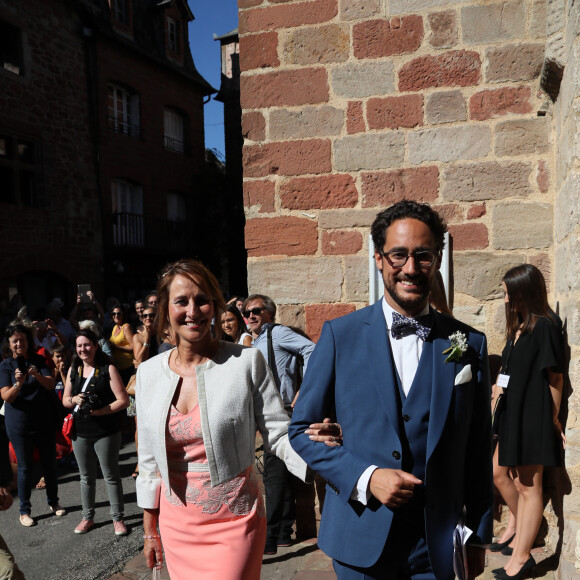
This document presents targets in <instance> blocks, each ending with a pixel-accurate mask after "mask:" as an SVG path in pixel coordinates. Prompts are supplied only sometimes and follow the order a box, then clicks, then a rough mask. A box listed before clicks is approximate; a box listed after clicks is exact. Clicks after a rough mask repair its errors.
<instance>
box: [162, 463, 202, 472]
mask: <svg viewBox="0 0 580 580" xmlns="http://www.w3.org/2000/svg"><path fill="white" fill-rule="evenodd" d="M167 467H168V468H169V469H170V470H171V471H193V472H195V473H208V472H209V464H207V463H195V462H192V461H168V462H167Z"/></svg>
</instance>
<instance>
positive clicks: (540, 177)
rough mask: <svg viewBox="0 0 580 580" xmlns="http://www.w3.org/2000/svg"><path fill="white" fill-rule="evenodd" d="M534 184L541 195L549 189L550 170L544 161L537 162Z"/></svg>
mask: <svg viewBox="0 0 580 580" xmlns="http://www.w3.org/2000/svg"><path fill="white" fill-rule="evenodd" d="M536 182H537V183H538V187H539V188H540V191H541V192H542V193H546V192H547V191H548V189H549V188H550V169H549V168H548V164H547V163H546V162H545V161H544V160H541V161H539V162H538V171H537V173H536Z"/></svg>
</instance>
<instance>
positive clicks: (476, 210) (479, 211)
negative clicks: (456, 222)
mask: <svg viewBox="0 0 580 580" xmlns="http://www.w3.org/2000/svg"><path fill="white" fill-rule="evenodd" d="M486 213H487V208H486V206H485V203H481V204H475V205H472V206H471V207H470V208H469V209H468V210H467V219H468V220H475V219H477V218H480V217H482V216H484V215H485V214H486Z"/></svg>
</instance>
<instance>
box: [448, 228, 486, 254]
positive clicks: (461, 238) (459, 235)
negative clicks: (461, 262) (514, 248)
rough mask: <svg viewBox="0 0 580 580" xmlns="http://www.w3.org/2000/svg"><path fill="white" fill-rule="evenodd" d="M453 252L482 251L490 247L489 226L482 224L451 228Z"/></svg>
mask: <svg viewBox="0 0 580 580" xmlns="http://www.w3.org/2000/svg"><path fill="white" fill-rule="evenodd" d="M448 229H449V235H450V236H451V237H452V238H453V250H455V251H457V250H482V249H483V248H487V246H488V245H489V238H488V235H487V226H486V225H485V224H481V223H473V224H459V225H456V226H449V228H448Z"/></svg>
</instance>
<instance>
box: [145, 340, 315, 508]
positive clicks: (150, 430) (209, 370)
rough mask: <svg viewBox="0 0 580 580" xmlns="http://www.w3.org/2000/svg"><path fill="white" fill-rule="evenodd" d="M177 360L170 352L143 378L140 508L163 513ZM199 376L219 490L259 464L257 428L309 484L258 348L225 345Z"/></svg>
mask: <svg viewBox="0 0 580 580" xmlns="http://www.w3.org/2000/svg"><path fill="white" fill-rule="evenodd" d="M170 354H171V351H167V352H164V353H162V354H159V355H157V356H155V357H153V358H151V359H149V360H148V361H146V362H144V363H142V364H140V365H139V369H138V371H137V383H136V389H135V393H136V394H135V397H136V403H137V422H138V425H139V429H138V438H139V477H138V478H137V503H138V505H139V506H140V507H142V508H148V509H154V508H157V507H159V493H160V489H161V481H162V480H163V481H164V482H165V485H166V486H167V487H168V488H169V487H170V483H169V470H168V465H167V448H166V441H165V438H166V427H167V417H168V414H169V409H170V406H171V401H172V400H173V396H174V394H175V390H176V388H177V384H178V382H179V378H180V377H179V376H178V375H177V374H175V373H174V372H173V371H172V370H171V369H170V368H169V356H170ZM196 374H197V391H198V398H199V407H200V415H201V429H202V434H203V442H204V445H205V450H206V454H207V459H208V464H209V473H210V477H211V485H212V487H213V486H215V485H217V484H218V483H223V482H224V481H228V480H229V479H231V478H233V477H235V476H236V475H239V474H240V473H241V472H242V471H244V470H245V469H246V468H247V467H249V466H250V465H252V463H253V462H254V458H255V441H256V428H257V429H258V430H259V431H260V433H261V434H262V437H263V439H264V447H265V449H267V450H269V451H272V453H275V454H276V455H277V456H278V457H279V458H280V459H282V460H283V461H284V462H285V463H286V465H287V467H288V469H289V470H290V471H291V472H292V473H293V474H294V475H296V476H297V477H299V478H300V479H302V480H303V481H304V480H306V474H307V466H306V463H305V462H304V461H303V460H302V459H301V458H300V457H299V456H298V454H297V453H296V452H295V451H294V450H293V449H292V447H291V446H290V443H289V442H288V435H287V431H288V423H289V422H290V419H289V418H288V415H287V413H286V412H285V411H284V406H283V404H282V399H281V398H280V395H279V393H278V391H277V389H276V385H275V383H274V379H273V377H272V373H271V372H270V369H269V368H268V365H267V364H266V361H265V360H264V357H263V356H262V353H261V352H260V351H259V350H258V349H255V348H246V347H244V346H241V345H237V344H232V343H228V342H220V344H219V347H218V350H217V352H216V354H215V356H214V358H213V359H212V360H210V361H208V362H207V363H204V364H202V365H199V366H198V367H197V369H196ZM308 475H309V477H310V476H311V475H312V474H311V473H309V474H308Z"/></svg>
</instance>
